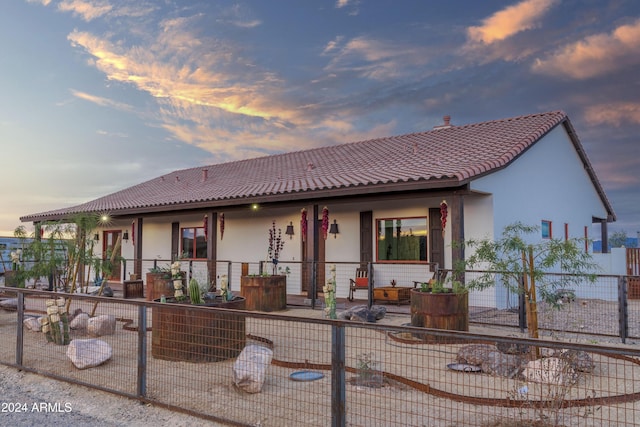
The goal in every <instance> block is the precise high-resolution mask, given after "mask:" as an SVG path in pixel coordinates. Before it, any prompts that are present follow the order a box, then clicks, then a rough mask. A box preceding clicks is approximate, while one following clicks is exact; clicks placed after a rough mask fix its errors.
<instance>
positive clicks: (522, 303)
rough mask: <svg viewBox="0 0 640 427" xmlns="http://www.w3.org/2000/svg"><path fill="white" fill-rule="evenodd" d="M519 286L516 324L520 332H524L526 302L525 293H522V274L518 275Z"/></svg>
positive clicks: (525, 327) (525, 326)
mask: <svg viewBox="0 0 640 427" xmlns="http://www.w3.org/2000/svg"><path fill="white" fill-rule="evenodd" d="M519 280H520V286H519V287H518V291H519V292H518V326H519V327H520V332H521V333H524V330H525V329H527V308H526V306H527V304H526V302H527V301H526V298H527V297H526V295H525V294H524V276H523V275H522V274H521V275H520V279H519Z"/></svg>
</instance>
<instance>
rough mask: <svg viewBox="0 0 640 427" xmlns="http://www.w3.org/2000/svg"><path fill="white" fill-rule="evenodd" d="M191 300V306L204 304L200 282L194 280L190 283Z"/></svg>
mask: <svg viewBox="0 0 640 427" xmlns="http://www.w3.org/2000/svg"><path fill="white" fill-rule="evenodd" d="M189 298H190V299H191V304H202V303H203V301H202V295H201V294H200V285H198V281H197V280H196V279H194V278H192V279H191V280H190V281H189Z"/></svg>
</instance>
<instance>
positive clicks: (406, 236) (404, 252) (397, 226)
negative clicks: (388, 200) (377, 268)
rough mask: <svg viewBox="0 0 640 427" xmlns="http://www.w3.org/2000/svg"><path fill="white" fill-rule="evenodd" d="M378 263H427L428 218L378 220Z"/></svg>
mask: <svg viewBox="0 0 640 427" xmlns="http://www.w3.org/2000/svg"><path fill="white" fill-rule="evenodd" d="M376 229H377V230H378V232H377V245H376V250H377V258H378V261H405V262H406V261H418V262H426V261H427V218H426V217H422V218H389V219H378V220H376Z"/></svg>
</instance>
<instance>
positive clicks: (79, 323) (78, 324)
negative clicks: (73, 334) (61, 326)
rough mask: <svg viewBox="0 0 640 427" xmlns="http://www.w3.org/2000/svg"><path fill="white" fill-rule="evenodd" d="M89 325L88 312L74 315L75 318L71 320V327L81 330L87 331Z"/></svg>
mask: <svg viewBox="0 0 640 427" xmlns="http://www.w3.org/2000/svg"><path fill="white" fill-rule="evenodd" d="M88 325H89V315H88V314H87V313H80V314H78V315H76V316H74V317H73V320H71V322H69V328H70V329H75V330H79V331H85V330H86V329H87V326H88Z"/></svg>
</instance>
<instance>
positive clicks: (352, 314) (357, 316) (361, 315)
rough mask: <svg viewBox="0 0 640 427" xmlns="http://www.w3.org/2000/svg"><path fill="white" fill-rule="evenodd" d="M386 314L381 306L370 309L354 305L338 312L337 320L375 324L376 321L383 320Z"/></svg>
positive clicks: (385, 309) (385, 310)
mask: <svg viewBox="0 0 640 427" xmlns="http://www.w3.org/2000/svg"><path fill="white" fill-rule="evenodd" d="M386 314H387V308H386V307H383V306H381V305H372V306H371V308H369V307H367V306H366V305H356V306H353V307H351V308H349V309H348V310H344V311H342V312H340V313H339V314H338V319H342V320H353V321H356V322H369V323H375V322H376V321H377V320H381V319H383V318H384V316H385V315H386Z"/></svg>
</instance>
